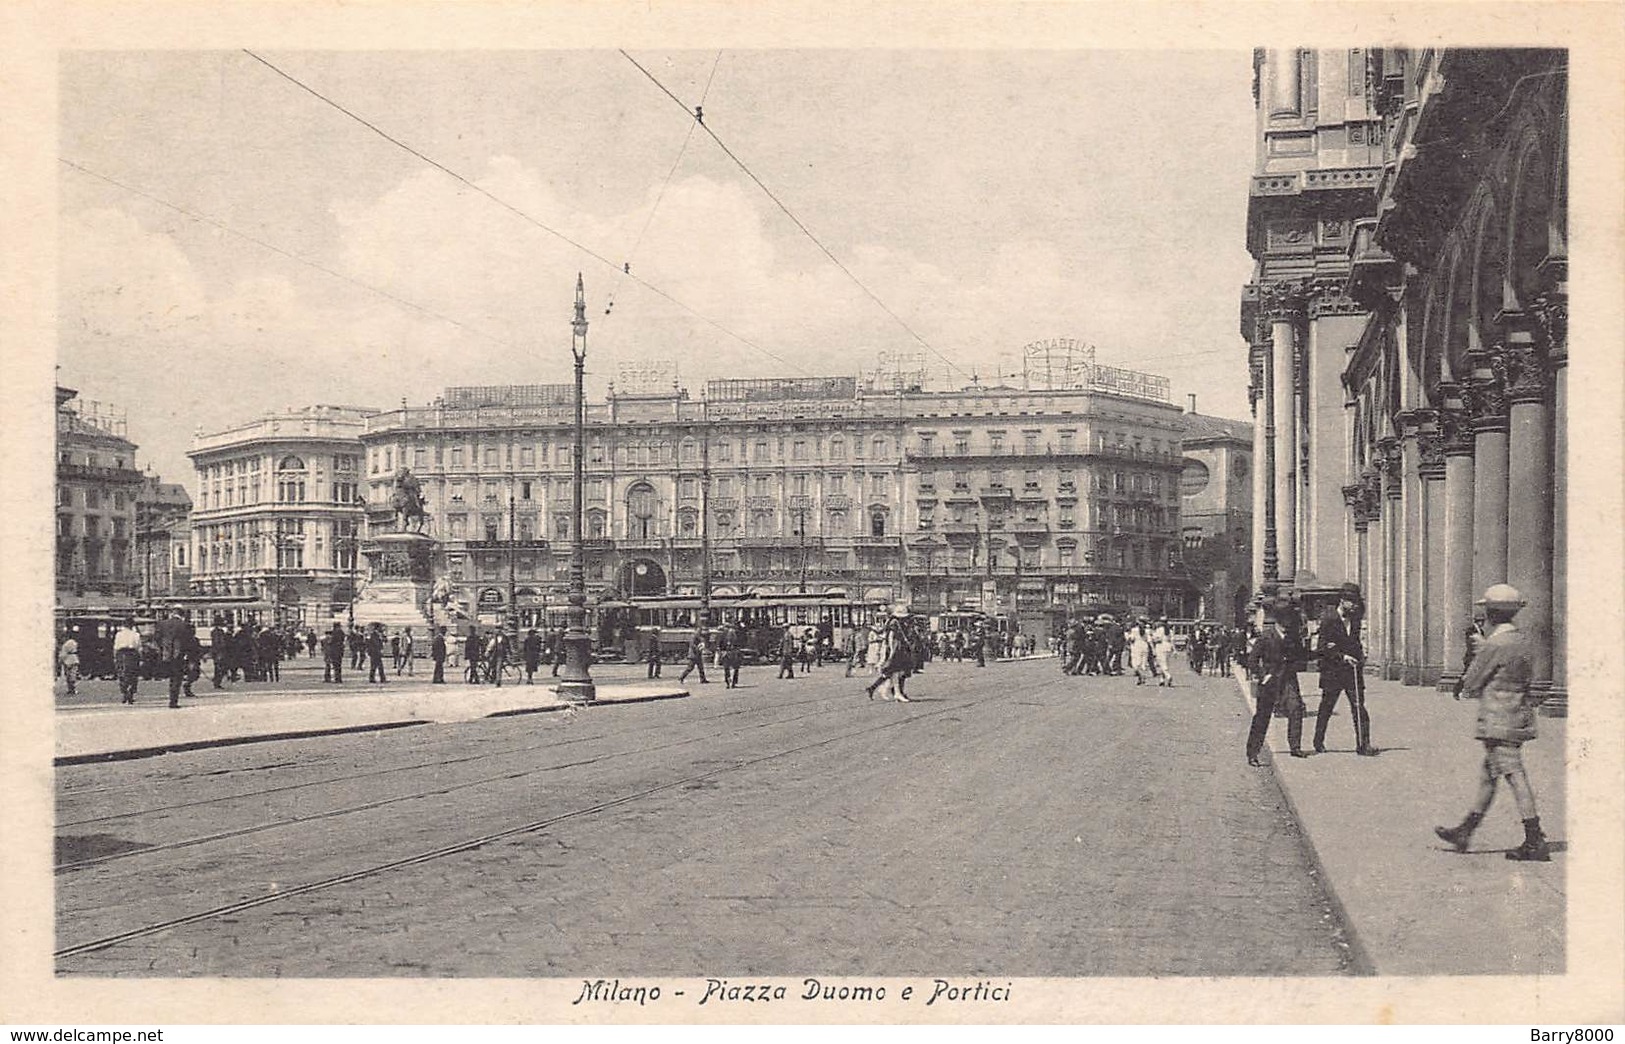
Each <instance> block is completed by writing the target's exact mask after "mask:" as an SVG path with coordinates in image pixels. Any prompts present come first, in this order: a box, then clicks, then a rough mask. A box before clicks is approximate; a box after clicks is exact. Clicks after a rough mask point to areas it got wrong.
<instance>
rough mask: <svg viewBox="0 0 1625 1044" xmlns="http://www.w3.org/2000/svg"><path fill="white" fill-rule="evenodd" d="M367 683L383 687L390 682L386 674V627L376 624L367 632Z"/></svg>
mask: <svg viewBox="0 0 1625 1044" xmlns="http://www.w3.org/2000/svg"><path fill="white" fill-rule="evenodd" d="M366 646H367V681H368V682H369V683H377V684H379V685H383V684H384V683H385V682H387V681H389V676H388V675H387V674H385V673H384V625H383V624H381V623H375V624H373V625H372V627H371V628H370V629H369V630H368V632H367V639H366Z"/></svg>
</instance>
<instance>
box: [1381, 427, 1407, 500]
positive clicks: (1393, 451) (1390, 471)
mask: <svg viewBox="0 0 1625 1044" xmlns="http://www.w3.org/2000/svg"><path fill="white" fill-rule="evenodd" d="M1373 463H1374V464H1376V467H1377V470H1378V471H1380V472H1381V473H1382V491H1383V493H1384V494H1386V495H1387V496H1388V497H1389V498H1390V499H1393V500H1398V499H1399V497H1400V494H1401V493H1403V492H1404V468H1403V458H1402V456H1401V454H1400V448H1399V440H1398V439H1396V438H1394V437H1392V436H1389V437H1387V438H1383V439H1378V440H1377V457H1376V460H1375V461H1373Z"/></svg>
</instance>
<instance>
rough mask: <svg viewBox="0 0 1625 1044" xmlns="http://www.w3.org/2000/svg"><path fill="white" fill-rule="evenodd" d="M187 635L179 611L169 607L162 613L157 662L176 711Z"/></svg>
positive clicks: (178, 703)
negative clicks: (159, 664)
mask: <svg viewBox="0 0 1625 1044" xmlns="http://www.w3.org/2000/svg"><path fill="white" fill-rule="evenodd" d="M189 633H190V631H189V628H188V625H187V623H186V621H185V620H183V619H181V614H180V610H179V609H176V608H175V607H173V606H171V607H170V608H169V609H167V610H165V611H164V614H163V619H161V620H159V621H158V627H157V639H158V660H159V662H160V663H161V664H162V665H163V670H164V675H165V677H167V678H168V679H169V706H170V708H171V709H178V708H179V707H180V705H181V683H182V681H184V680H185V677H186V645H187V641H186V639H187V637H188V635H189Z"/></svg>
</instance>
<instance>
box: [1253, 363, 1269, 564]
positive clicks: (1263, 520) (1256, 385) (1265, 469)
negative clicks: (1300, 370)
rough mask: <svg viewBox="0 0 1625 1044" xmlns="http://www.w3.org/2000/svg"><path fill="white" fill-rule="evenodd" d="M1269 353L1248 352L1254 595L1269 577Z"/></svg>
mask: <svg viewBox="0 0 1625 1044" xmlns="http://www.w3.org/2000/svg"><path fill="white" fill-rule="evenodd" d="M1268 352H1269V347H1268V345H1265V344H1254V345H1252V346H1251V347H1250V348H1249V349H1248V353H1247V354H1248V359H1247V368H1248V372H1249V374H1250V375H1251V378H1252V379H1251V383H1250V384H1249V386H1248V389H1247V392H1248V399H1249V400H1250V401H1251V403H1252V407H1253V474H1252V482H1253V548H1252V552H1253V593H1254V594H1257V593H1258V592H1260V591H1262V590H1263V589H1264V581H1265V579H1267V578H1268V575H1269V574H1268V573H1267V572H1266V571H1265V570H1266V566H1265V560H1264V545H1265V543H1266V541H1267V539H1268V535H1267V533H1266V529H1267V528H1268V525H1267V522H1268V517H1269V509H1270V507H1269V490H1270V478H1271V476H1270V471H1269V443H1268V441H1267V439H1268V438H1269V433H1268V432H1267V431H1266V427H1267V422H1268V420H1269V409H1270V406H1269V404H1270V399H1269V387H1268V385H1267V384H1266V382H1265V374H1266V371H1267V369H1268V367H1267V366H1266V365H1265V359H1266V356H1267V354H1268Z"/></svg>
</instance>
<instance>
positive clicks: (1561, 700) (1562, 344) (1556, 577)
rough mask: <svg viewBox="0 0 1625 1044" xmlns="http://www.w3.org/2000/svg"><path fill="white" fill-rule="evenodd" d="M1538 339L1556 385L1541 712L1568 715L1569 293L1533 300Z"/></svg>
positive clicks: (1560, 292) (1553, 387) (1552, 383)
mask: <svg viewBox="0 0 1625 1044" xmlns="http://www.w3.org/2000/svg"><path fill="white" fill-rule="evenodd" d="M1534 312H1535V318H1536V319H1537V321H1538V323H1539V326H1538V330H1539V335H1540V337H1539V340H1540V343H1541V345H1542V346H1543V347H1544V349H1545V355H1546V364H1547V366H1548V368H1549V370H1550V374H1551V378H1550V379H1551V385H1552V414H1551V419H1552V558H1551V578H1552V599H1551V609H1550V618H1551V635H1552V641H1551V696H1550V697H1548V698H1547V700H1546V702H1545V704H1543V705H1542V707H1541V711H1542V713H1545V714H1549V715H1553V716H1566V715H1567V714H1568V706H1569V692H1568V647H1567V642H1568V607H1569V603H1568V549H1569V534H1568V521H1569V519H1568V490H1569V481H1568V459H1569V457H1568V453H1569V433H1568V404H1569V313H1568V295H1567V293H1566V292H1564V291H1562V290H1557V291H1554V292H1552V293H1550V294H1546V295H1544V296H1542V297H1541V298H1540V299H1538V300H1537V301H1536V302H1535V307H1534Z"/></svg>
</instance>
